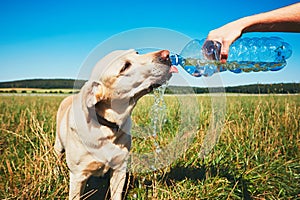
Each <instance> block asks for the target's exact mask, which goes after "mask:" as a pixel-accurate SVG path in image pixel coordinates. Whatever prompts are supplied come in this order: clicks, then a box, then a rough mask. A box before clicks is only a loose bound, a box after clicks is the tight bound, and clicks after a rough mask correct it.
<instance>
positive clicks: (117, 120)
mask: <svg viewBox="0 0 300 200" xmlns="http://www.w3.org/2000/svg"><path fill="white" fill-rule="evenodd" d="M134 106H135V103H132V102H131V101H126V100H113V101H103V102H99V103H97V104H96V105H95V112H96V115H97V120H98V122H99V123H100V124H102V125H105V126H107V127H110V128H113V129H114V130H116V128H119V129H120V128H122V129H123V128H125V127H123V124H124V123H125V122H126V121H127V120H128V118H130V115H131V112H132V109H133V108H134ZM125 129H127V128H125Z"/></svg>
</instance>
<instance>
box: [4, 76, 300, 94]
mask: <svg viewBox="0 0 300 200" xmlns="http://www.w3.org/2000/svg"><path fill="white" fill-rule="evenodd" d="M85 82H86V80H76V81H75V80H74V79H30V80H18V81H10V82H0V88H40V89H72V88H73V89H80V88H81V87H82V86H83V84H84V83H85ZM224 90H225V92H227V93H249V94H272V93H274V94H278V93H280V94H287V93H289V94H295V93H300V83H276V84H252V85H242V86H230V87H225V88H202V87H183V86H169V87H168V88H167V90H166V93H169V94H174V93H178V94H180V93H182V94H186V93H197V94H201V93H213V92H223V91H224Z"/></svg>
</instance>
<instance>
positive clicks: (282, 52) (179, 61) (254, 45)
mask: <svg viewBox="0 0 300 200" xmlns="http://www.w3.org/2000/svg"><path fill="white" fill-rule="evenodd" d="M220 50H221V43H219V42H217V41H205V39H203V40H197V39H195V40H192V41H190V42H189V43H188V44H187V45H186V46H185V47H184V48H183V49H182V51H181V53H180V55H177V54H175V55H171V57H170V58H171V61H172V64H173V65H180V66H182V67H183V68H184V69H185V71H187V72H188V73H189V74H191V75H193V76H196V77H200V76H211V75H213V74H214V73H217V72H223V71H227V70H229V71H231V72H234V73H241V72H252V71H253V72H260V71H264V72H265V71H278V70H280V69H282V68H283V67H284V66H285V65H286V59H288V58H289V57H290V56H291V55H292V48H291V46H290V45H289V44H288V43H286V42H284V41H283V40H282V39H281V38H279V37H268V38H267V37H262V38H256V37H254V38H243V39H238V40H236V41H235V42H234V43H233V44H231V46H230V48H229V55H228V59H227V62H226V63H225V64H222V63H221V62H220V61H219V58H220Z"/></svg>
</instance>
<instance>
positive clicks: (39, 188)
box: [0, 95, 300, 199]
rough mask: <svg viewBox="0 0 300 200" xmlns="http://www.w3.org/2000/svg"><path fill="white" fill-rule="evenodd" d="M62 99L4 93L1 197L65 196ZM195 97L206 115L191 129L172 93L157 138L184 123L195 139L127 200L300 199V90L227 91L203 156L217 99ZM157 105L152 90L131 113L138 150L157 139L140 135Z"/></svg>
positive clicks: (168, 136) (136, 180)
mask: <svg viewBox="0 0 300 200" xmlns="http://www.w3.org/2000/svg"><path fill="white" fill-rule="evenodd" d="M63 98H64V97H59V96H58V97H53V96H49V97H42V96H41V97H39V96H1V100H0V109H1V110H0V126H1V127H0V155H1V157H0V163H1V166H0V199H65V198H67V195H68V169H67V167H66V164H65V163H64V162H63V163H58V162H57V158H56V156H55V154H54V152H53V144H54V138H55V123H56V121H55V114H56V111H57V108H58V106H59V103H60V101H61V100H62V99H63ZM197 98H198V102H199V105H200V107H199V109H200V112H199V113H200V119H199V121H198V122H197V125H196V126H195V127H192V126H191V127H190V126H189V124H188V123H189V122H190V120H193V119H192V118H193V117H191V118H189V117H187V118H184V119H182V117H181V116H182V115H181V114H182V112H184V111H185V110H188V109H189V108H187V109H184V110H181V109H180V102H179V101H178V100H177V98H175V97H166V102H167V106H168V110H167V116H168V120H167V121H166V123H165V124H164V126H163V127H162V130H161V133H160V135H159V136H158V137H157V138H156V139H155V140H156V141H157V142H158V143H159V145H160V146H161V147H162V148H163V147H168V146H170V145H171V144H173V143H172V141H173V140H174V138H176V134H177V131H179V130H180V125H181V124H182V123H187V124H186V126H187V128H188V129H190V130H192V131H194V130H195V131H194V134H195V135H194V136H195V137H194V138H193V141H192V142H191V144H190V145H189V146H188V149H187V151H185V152H184V153H183V154H182V155H180V156H179V157H178V158H177V159H176V160H175V161H174V162H172V163H171V164H170V165H167V166H165V167H164V168H162V169H159V170H156V171H153V172H143V173H139V172H138V171H137V170H136V171H133V172H131V173H130V180H129V184H128V187H127V188H128V190H127V195H126V199H300V195H299V194H300V190H299V183H300V128H299V126H300V124H299V123H300V117H299V116H300V96H299V95H291V96H289V95H287V96H241V97H238V96H237V97H227V99H226V102H227V103H226V115H225V123H224V126H223V128H222V134H221V136H220V139H219V142H218V143H217V145H216V146H215V148H214V150H213V151H212V152H211V154H209V155H208V156H206V157H205V158H201V157H199V156H198V153H199V151H200V149H201V146H202V141H203V137H204V135H205V133H206V132H207V131H208V129H209V125H210V122H211V121H210V120H211V114H212V113H211V99H210V97H207V96H206V97H197ZM152 103H153V99H152V98H151V97H149V96H146V97H144V98H142V99H141V101H140V102H139V104H138V105H137V107H136V109H135V110H134V112H133V121H134V124H135V125H134V127H133V133H132V134H133V136H134V137H133V147H132V151H133V152H140V153H145V152H146V153H147V152H152V151H153V149H154V146H153V142H154V141H153V140H154V139H153V138H151V137H148V136H147V134H144V135H139V134H142V132H141V130H140V129H141V127H142V128H143V129H147V127H149V126H150V123H151V120H150V119H149V117H150V114H149V110H150V107H151V106H152ZM181 128H182V127H181ZM183 129H184V127H183ZM185 130H187V129H184V131H185ZM175 144H176V143H175ZM175 148H177V146H176V145H175ZM171 150H172V149H171Z"/></svg>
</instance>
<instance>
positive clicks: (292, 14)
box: [238, 3, 300, 33]
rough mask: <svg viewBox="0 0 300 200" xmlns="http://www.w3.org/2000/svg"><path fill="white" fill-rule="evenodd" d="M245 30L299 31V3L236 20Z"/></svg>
mask: <svg viewBox="0 0 300 200" xmlns="http://www.w3.org/2000/svg"><path fill="white" fill-rule="evenodd" d="M238 21H239V23H240V24H243V29H242V33H246V32H300V3H296V4H293V5H290V6H287V7H283V8H279V9H276V10H273V11H270V12H265V13H261V14H257V15H252V16H249V17H244V18H241V19H240V20H238Z"/></svg>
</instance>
